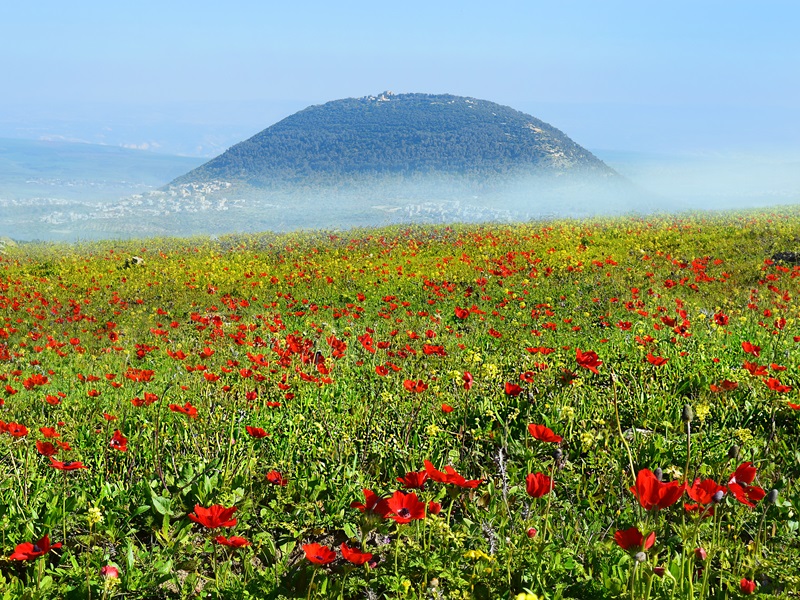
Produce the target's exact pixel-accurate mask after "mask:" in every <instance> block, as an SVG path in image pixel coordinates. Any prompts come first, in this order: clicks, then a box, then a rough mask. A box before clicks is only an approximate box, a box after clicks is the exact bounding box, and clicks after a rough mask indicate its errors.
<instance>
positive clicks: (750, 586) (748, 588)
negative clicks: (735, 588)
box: [739, 577, 756, 595]
mask: <svg viewBox="0 0 800 600" xmlns="http://www.w3.org/2000/svg"><path fill="white" fill-rule="evenodd" d="M739 591H740V592H742V593H743V594H746V595H750V594H752V593H753V592H755V591H756V582H755V581H753V580H752V579H745V578H744V577H743V578H742V580H741V581H740V582H739Z"/></svg>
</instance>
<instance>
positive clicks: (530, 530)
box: [525, 527, 539, 538]
mask: <svg viewBox="0 0 800 600" xmlns="http://www.w3.org/2000/svg"><path fill="white" fill-rule="evenodd" d="M525 533H526V534H527V535H528V537H529V538H535V537H536V534H537V533H539V532H538V531H536V528H535V527H529V528H528V531H526V532H525Z"/></svg>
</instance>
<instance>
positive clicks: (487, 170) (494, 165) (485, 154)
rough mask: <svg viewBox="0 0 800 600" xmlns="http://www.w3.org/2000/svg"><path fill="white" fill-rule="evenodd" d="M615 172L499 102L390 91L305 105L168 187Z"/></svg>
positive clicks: (544, 125) (550, 129)
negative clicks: (215, 182) (193, 184)
mask: <svg viewBox="0 0 800 600" xmlns="http://www.w3.org/2000/svg"><path fill="white" fill-rule="evenodd" d="M567 173H576V174H578V173H580V174H582V175H587V174H588V175H597V176H601V177H608V176H611V177H613V176H615V175H616V173H615V172H614V171H613V170H612V169H611V168H609V167H608V166H607V165H606V164H605V163H603V162H602V161H601V160H600V159H598V158H597V157H595V156H594V155H593V154H592V153H591V152H589V151H588V150H586V149H584V148H582V147H581V146H579V145H578V144H576V143H575V142H573V141H572V140H571V139H570V138H569V137H567V136H566V135H564V133H562V132H561V131H559V130H558V129H556V128H555V127H553V126H551V125H549V124H547V123H545V122H543V121H540V120H539V119H537V118H535V117H532V116H531V115H527V114H525V113H522V112H520V111H517V110H514V109H512V108H509V107H507V106H502V105H500V104H495V103H494V102H489V101H486V100H477V99H475V98H466V97H462V96H452V95H449V94H441V95H432V94H393V93H392V92H384V93H382V94H379V95H378V96H365V97H363V98H347V99H343V100H334V101H332V102H327V103H326V104H322V105H316V106H310V107H308V108H306V109H304V110H301V111H299V112H297V113H295V114H293V115H291V116H289V117H287V118H285V119H283V120H282V121H280V122H278V123H276V124H275V125H272V126H271V127H268V128H267V129H265V130H263V131H261V132H260V133H257V134H256V135H254V136H253V137H251V138H250V139H248V140H246V141H243V142H241V143H239V144H236V145H235V146H233V147H232V148H230V149H229V150H227V151H226V152H224V153H223V154H221V155H220V156H218V157H216V158H214V159H212V160H210V161H209V162H207V163H205V164H204V165H202V166H200V167H198V168H197V169H194V170H193V171H190V172H189V173H187V174H186V175H183V176H182V177H179V178H178V179H176V180H174V181H173V182H172V183H171V184H170V185H172V186H177V185H183V184H190V183H199V182H208V181H214V180H217V181H219V180H222V181H225V182H230V183H232V184H237V183H239V184H246V185H248V186H251V187H255V188H274V187H281V186H285V185H287V184H289V185H291V184H302V185H304V186H308V185H315V184H321V185H330V184H334V185H336V184H340V183H342V182H349V181H352V180H354V179H362V178H367V179H370V178H374V177H378V178H382V177H384V176H390V177H392V178H396V177H398V176H399V177H401V178H404V177H410V178H413V177H416V176H428V175H447V176H462V175H463V176H468V177H469V178H471V179H479V180H502V179H505V178H506V177H507V176H512V175H519V174H525V175H527V174H537V175H542V174H556V175H563V174H567Z"/></svg>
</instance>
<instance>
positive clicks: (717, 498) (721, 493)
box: [711, 490, 725, 504]
mask: <svg viewBox="0 0 800 600" xmlns="http://www.w3.org/2000/svg"><path fill="white" fill-rule="evenodd" d="M724 497H725V492H724V491H723V490H717V491H716V492H715V493H714V495H713V496H711V502H713V503H714V504H719V503H720V502H722V499H723V498H724Z"/></svg>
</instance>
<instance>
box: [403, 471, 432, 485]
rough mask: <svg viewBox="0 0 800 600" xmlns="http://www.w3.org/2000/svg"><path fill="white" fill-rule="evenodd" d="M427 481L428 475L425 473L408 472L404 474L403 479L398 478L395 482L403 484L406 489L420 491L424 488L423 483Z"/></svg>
mask: <svg viewBox="0 0 800 600" xmlns="http://www.w3.org/2000/svg"><path fill="white" fill-rule="evenodd" d="M427 480H428V473H427V472H426V471H410V472H408V473H406V474H405V477H398V478H397V481H399V482H400V483H402V484H403V486H404V487H406V488H408V489H414V490H421V489H422V488H423V487H425V482H426V481H427Z"/></svg>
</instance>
